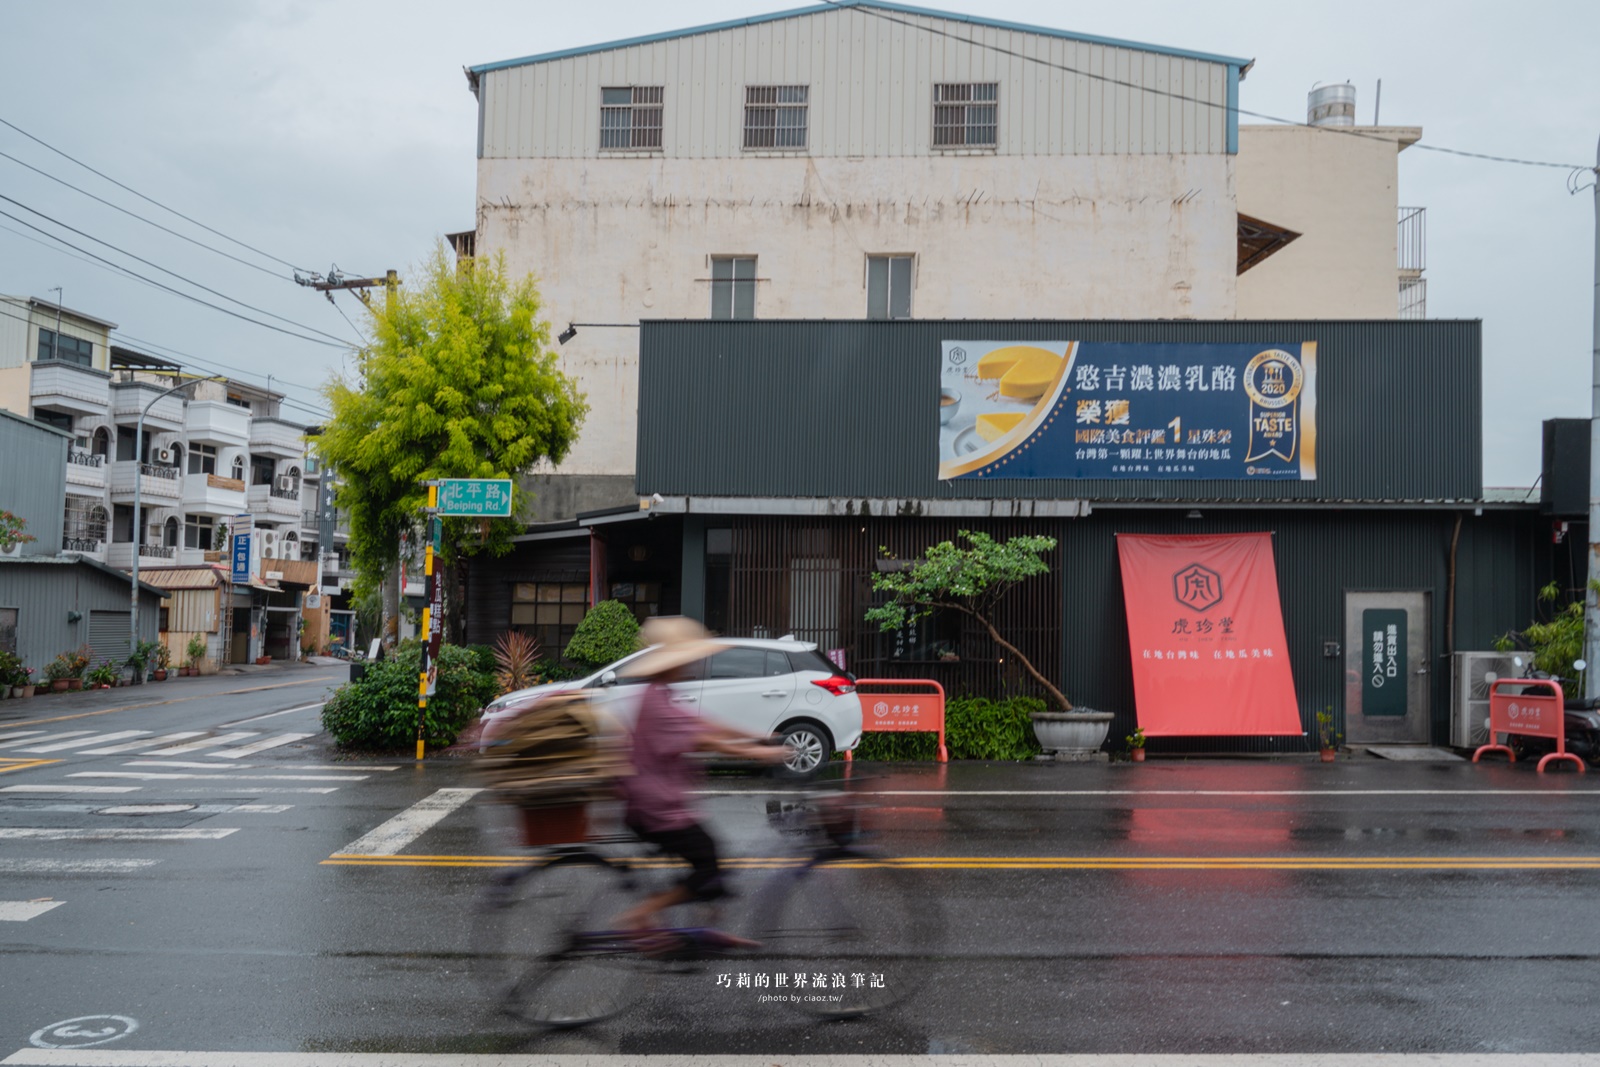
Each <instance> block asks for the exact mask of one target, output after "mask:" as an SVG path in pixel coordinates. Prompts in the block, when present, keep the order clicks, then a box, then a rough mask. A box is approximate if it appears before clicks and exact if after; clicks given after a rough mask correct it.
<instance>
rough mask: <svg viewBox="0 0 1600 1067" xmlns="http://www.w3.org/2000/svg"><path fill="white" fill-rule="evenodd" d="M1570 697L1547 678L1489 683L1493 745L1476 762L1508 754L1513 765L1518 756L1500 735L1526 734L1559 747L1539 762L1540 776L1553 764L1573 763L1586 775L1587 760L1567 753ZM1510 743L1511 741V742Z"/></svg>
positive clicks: (1480, 750)
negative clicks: (1489, 754)
mask: <svg viewBox="0 0 1600 1067" xmlns="http://www.w3.org/2000/svg"><path fill="white" fill-rule="evenodd" d="M1566 702H1567V695H1566V693H1564V692H1562V690H1561V683H1560V682H1557V681H1553V680H1551V679H1547V678H1499V679H1496V680H1495V681H1493V682H1490V683H1489V743H1488V744H1486V745H1479V746H1478V750H1477V751H1476V752H1474V753H1473V754H1472V762H1473V763H1477V762H1478V759H1479V758H1480V757H1481V756H1483V755H1485V754H1486V753H1489V752H1504V753H1505V754H1506V758H1507V759H1509V760H1510V761H1511V762H1513V763H1515V762H1516V761H1517V755H1516V753H1515V752H1513V751H1512V750H1511V746H1510V745H1502V744H1500V743H1499V742H1498V741H1496V739H1495V738H1496V735H1498V734H1507V735H1510V734H1523V735H1525V736H1527V737H1540V738H1543V739H1545V740H1546V741H1553V742H1554V743H1555V751H1554V752H1549V753H1546V754H1545V756H1544V757H1543V758H1542V759H1540V760H1539V773H1540V774H1543V773H1544V771H1545V768H1546V767H1548V766H1549V765H1550V764H1552V763H1559V762H1561V761H1563V760H1570V761H1571V762H1572V763H1573V764H1575V765H1576V766H1577V768H1578V773H1579V774H1582V773H1583V772H1584V770H1585V769H1586V768H1585V765H1584V762H1583V759H1582V758H1581V757H1579V756H1577V755H1575V754H1574V753H1571V752H1568V751H1567V743H1566V738H1567V730H1566V723H1567V720H1566V710H1565V709H1566ZM1507 740H1509V737H1508V738H1507Z"/></svg>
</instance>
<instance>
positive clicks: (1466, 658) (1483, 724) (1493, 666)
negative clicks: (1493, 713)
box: [1450, 652, 1519, 748]
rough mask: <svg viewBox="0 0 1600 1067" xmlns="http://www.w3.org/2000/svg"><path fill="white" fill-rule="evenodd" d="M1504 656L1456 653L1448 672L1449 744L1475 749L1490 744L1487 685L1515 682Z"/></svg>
mask: <svg viewBox="0 0 1600 1067" xmlns="http://www.w3.org/2000/svg"><path fill="white" fill-rule="evenodd" d="M1518 673H1519V672H1518V670H1517V665H1516V663H1515V662H1514V661H1513V660H1512V658H1511V655H1510V653H1506V652H1457V653H1456V654H1455V662H1454V663H1453V664H1452V665H1451V670H1450V743H1451V744H1452V745H1454V746H1455V747H1457V748H1475V747H1477V746H1478V745H1485V744H1488V743H1489V683H1490V682H1492V681H1494V680H1495V679H1497V678H1515V677H1517V675H1518Z"/></svg>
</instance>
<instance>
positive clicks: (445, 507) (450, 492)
mask: <svg viewBox="0 0 1600 1067" xmlns="http://www.w3.org/2000/svg"><path fill="white" fill-rule="evenodd" d="M437 513H438V514H440V515H457V516H465V517H469V518H480V519H509V518H510V517H511V479H510V478H442V479H440V480H439V508H438V512H437Z"/></svg>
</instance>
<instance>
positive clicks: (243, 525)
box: [229, 515, 255, 585]
mask: <svg viewBox="0 0 1600 1067" xmlns="http://www.w3.org/2000/svg"><path fill="white" fill-rule="evenodd" d="M254 533H255V517H254V516H253V515H235V516H234V517H233V544H232V545H231V546H229V557H230V559H231V560H232V563H233V573H232V574H231V575H229V580H230V581H232V582H233V584H234V585H249V584H250V552H251V542H252V541H253V540H254V539H255V538H254V536H253V535H254Z"/></svg>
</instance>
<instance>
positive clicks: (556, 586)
mask: <svg viewBox="0 0 1600 1067" xmlns="http://www.w3.org/2000/svg"><path fill="white" fill-rule="evenodd" d="M588 605H589V585H588V583H587V582H517V583H515V584H514V585H513V586H512V588H511V628H512V629H513V630H519V631H521V632H522V633H526V634H531V635H532V636H533V637H535V638H537V639H538V642H539V646H540V647H541V648H543V649H544V650H545V651H546V654H547V655H550V656H558V655H560V654H561V650H562V649H564V648H566V647H567V642H569V641H571V640H572V636H573V634H575V633H576V632H577V629H578V623H580V622H582V621H583V614H584V612H585V611H586V610H587V609H588Z"/></svg>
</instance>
